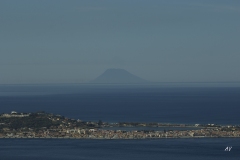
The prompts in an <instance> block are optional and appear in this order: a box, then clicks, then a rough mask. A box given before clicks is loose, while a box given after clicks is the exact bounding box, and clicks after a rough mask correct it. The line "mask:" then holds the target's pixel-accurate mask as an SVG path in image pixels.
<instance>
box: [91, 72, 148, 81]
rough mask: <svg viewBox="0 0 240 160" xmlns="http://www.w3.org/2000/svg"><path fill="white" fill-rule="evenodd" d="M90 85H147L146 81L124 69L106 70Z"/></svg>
mask: <svg viewBox="0 0 240 160" xmlns="http://www.w3.org/2000/svg"><path fill="white" fill-rule="evenodd" d="M91 83H105V84H107V83H110V84H112V83H125V84H127V83H131V84H133V83H148V81H146V80H144V79H142V78H140V77H138V76H135V75H133V74H131V73H129V72H128V71H126V70H124V69H107V70H106V71H105V72H104V73H103V74H101V75H100V76H98V77H97V78H96V79H94V80H93V81H91Z"/></svg>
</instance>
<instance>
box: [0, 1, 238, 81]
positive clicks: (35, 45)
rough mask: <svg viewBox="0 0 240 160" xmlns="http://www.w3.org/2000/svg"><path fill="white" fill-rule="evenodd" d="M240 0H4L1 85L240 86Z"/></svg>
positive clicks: (0, 35)
mask: <svg viewBox="0 0 240 160" xmlns="http://www.w3.org/2000/svg"><path fill="white" fill-rule="evenodd" d="M239 17H240V1H239V0H181V1H179V0H51V1H49V0H21V1H19V0H1V1H0V84H39V83H86V82H89V81H91V80H93V79H95V78H96V77H97V76H99V75H100V74H102V73H103V72H104V71H105V70H106V69H109V68H121V69H125V70H127V71H129V72H130V73H132V74H134V75H137V76H139V77H141V78H143V79H146V80H149V81H153V82H240V29H239V28H240V19H239Z"/></svg>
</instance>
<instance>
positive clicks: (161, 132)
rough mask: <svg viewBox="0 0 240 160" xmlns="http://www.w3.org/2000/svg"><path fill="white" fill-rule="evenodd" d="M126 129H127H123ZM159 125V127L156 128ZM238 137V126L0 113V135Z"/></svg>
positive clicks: (14, 136) (41, 136) (50, 136)
mask: <svg viewBox="0 0 240 160" xmlns="http://www.w3.org/2000/svg"><path fill="white" fill-rule="evenodd" d="M126 128H128V129H126ZM159 128H161V129H159ZM206 137H211V138H221V137H225V138H226V137H229V138H237V137H240V126H239V125H216V124H171V123H156V122H153V123H140V122H118V123H108V122H102V121H101V120H99V121H98V122H91V121H82V120H79V119H78V120H76V119H70V118H67V117H64V116H62V115H54V114H51V113H46V112H43V111H41V112H35V113H17V112H15V111H12V112H11V113H9V114H7V113H4V114H1V115H0V138H76V139H156V138H206Z"/></svg>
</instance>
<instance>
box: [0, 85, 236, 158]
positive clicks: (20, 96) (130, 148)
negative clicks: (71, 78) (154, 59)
mask: <svg viewBox="0 0 240 160" xmlns="http://www.w3.org/2000/svg"><path fill="white" fill-rule="evenodd" d="M11 111H16V112H37V111H45V112H48V113H53V114H60V115H63V116H65V117H68V118H73V119H80V120H83V121H99V120H102V121H103V122H110V123H115V122H158V123H175V124H220V125H240V116H239V115H240V84H238V83H234V84H231V83H223V84H221V83H210V84H209V83H158V84H151V85H120V84H119V85H100V84H47V85H46V84H45V85H0V114H1V113H10V112H11ZM0 159H3V160H5V159H6V160H8V159H9V160H11V159H14V160H15V159H20V160H25V159H29V160H30V159H47V160H48V159H49V160H51V159H74V160H75V159H86V160H98V159H99V160H101V159H102V160H103V159H104V160H105V159H107V160H108V159H109V160H110V159H113V160H128V159H129V160H132V159H133V160H135V159H136V160H145V159H166V160H168V159H169V160H170V159H171V160H175V159H176V160H190V159H191V160H192V159H197V160H200V159H201V160H202V159H203V160H215V159H216V160H217V159H218V160H219V159H236V160H237V159H240V138H194V139H193V138H184V139H171V138H163V139H144V140H94V139H30V138H29V139H6V138H2V139H0Z"/></svg>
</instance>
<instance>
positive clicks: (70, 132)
mask: <svg viewBox="0 0 240 160" xmlns="http://www.w3.org/2000/svg"><path fill="white" fill-rule="evenodd" d="M228 129H229V128H228ZM0 137H1V138H85V139H89V138H90V139H146V138H201V137H240V129H236V128H231V130H228V131H226V130H224V129H222V128H205V129H199V130H182V131H181V130H175V131H174V130H171V131H154V130H152V131H147V130H132V131H124V130H105V129H104V128H88V129H83V128H73V129H67V128H65V129H63V128H61V127H59V128H50V129H47V128H42V129H41V130H38V131H34V130H33V129H30V128H29V129H26V128H25V129H23V130H22V131H21V130H19V131H14V130H9V129H5V130H4V132H3V133H0Z"/></svg>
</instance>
